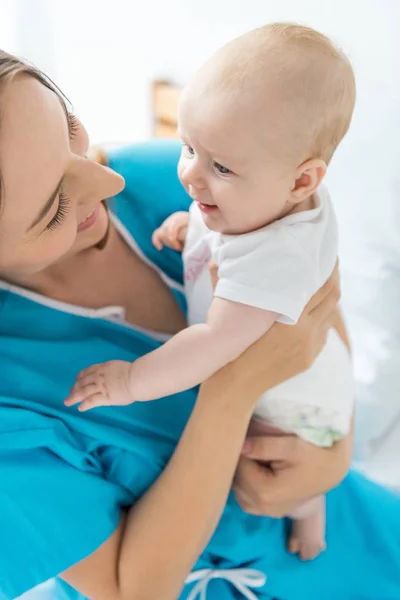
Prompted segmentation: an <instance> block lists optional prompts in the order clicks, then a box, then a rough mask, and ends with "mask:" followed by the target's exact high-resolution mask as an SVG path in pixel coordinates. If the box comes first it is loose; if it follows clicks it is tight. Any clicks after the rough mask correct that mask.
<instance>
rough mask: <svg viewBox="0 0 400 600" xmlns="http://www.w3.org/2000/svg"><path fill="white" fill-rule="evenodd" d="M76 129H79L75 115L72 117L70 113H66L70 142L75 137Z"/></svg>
mask: <svg viewBox="0 0 400 600" xmlns="http://www.w3.org/2000/svg"><path fill="white" fill-rule="evenodd" d="M78 129H79V121H78V119H77V117H76V116H75V115H73V114H72V113H68V130H69V137H70V138H71V140H73V139H74V137H75V136H76V133H77V131H78Z"/></svg>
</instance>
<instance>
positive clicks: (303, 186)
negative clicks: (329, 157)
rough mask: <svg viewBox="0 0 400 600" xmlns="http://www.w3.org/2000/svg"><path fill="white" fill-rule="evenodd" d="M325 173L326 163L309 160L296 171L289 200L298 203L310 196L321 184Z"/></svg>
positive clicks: (318, 160) (317, 159)
mask: <svg viewBox="0 0 400 600" xmlns="http://www.w3.org/2000/svg"><path fill="white" fill-rule="evenodd" d="M325 173H326V163H325V162H324V161H323V160H322V159H320V158H310V159H309V160H306V161H305V162H304V163H302V164H301V165H300V166H299V167H297V169H296V176H295V182H294V185H293V188H292V190H291V196H292V198H291V200H292V202H294V203H296V204H297V203H299V202H302V201H303V200H305V199H306V198H308V197H309V196H311V195H312V194H313V193H314V192H315V190H316V189H317V188H318V187H319V185H320V184H321V182H322V180H323V178H324V177H325Z"/></svg>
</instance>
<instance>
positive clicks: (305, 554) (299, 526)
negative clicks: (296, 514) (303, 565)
mask: <svg viewBox="0 0 400 600" xmlns="http://www.w3.org/2000/svg"><path fill="white" fill-rule="evenodd" d="M310 519H312V517H308V518H307V519H300V520H296V521H293V522H292V531H291V534H290V537H289V542H288V551H289V552H290V553H291V554H298V555H299V557H300V558H301V560H312V559H313V558H316V557H317V556H318V555H319V554H320V553H321V552H323V551H324V550H326V543H325V536H324V531H323V530H322V528H321V527H319V526H318V525H319V523H316V520H314V522H313V523H310Z"/></svg>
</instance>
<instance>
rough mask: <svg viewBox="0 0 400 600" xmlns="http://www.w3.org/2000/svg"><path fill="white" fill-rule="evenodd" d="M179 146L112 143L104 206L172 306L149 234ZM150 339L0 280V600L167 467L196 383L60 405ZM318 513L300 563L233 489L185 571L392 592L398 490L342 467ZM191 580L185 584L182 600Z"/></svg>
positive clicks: (352, 596) (211, 595)
mask: <svg viewBox="0 0 400 600" xmlns="http://www.w3.org/2000/svg"><path fill="white" fill-rule="evenodd" d="M178 155H179V145H178V144H176V143H175V142H150V143H147V144H141V145H136V146H132V147H127V148H124V149H122V150H118V151H115V152H113V153H112V154H111V157H110V159H111V167H112V168H114V169H115V170H116V171H118V172H119V173H121V174H122V175H123V176H124V177H125V179H126V188H125V190H124V191H123V192H122V193H121V194H120V195H119V196H118V197H117V198H116V199H114V200H113V201H112V203H111V208H112V211H113V214H114V215H115V219H116V223H117V225H118V227H119V228H120V231H121V233H122V234H123V235H125V237H126V240H127V242H128V243H130V244H131V245H132V246H134V244H135V243H136V244H138V246H139V247H140V251H142V252H143V253H144V254H145V256H146V257H147V258H148V259H149V260H150V261H152V262H153V263H154V264H155V265H156V266H157V267H158V268H159V269H161V270H162V271H163V272H164V273H165V275H166V276H167V277H168V281H169V283H170V285H171V289H172V290H173V293H174V294H175V295H176V298H177V299H178V301H179V302H180V303H181V305H182V307H184V298H183V295H182V287H181V283H182V265H181V262H180V257H179V256H178V255H177V254H176V253H174V252H173V251H170V250H165V251H163V252H161V253H159V252H157V251H156V250H155V249H154V248H153V247H152V245H151V241H150V236H151V233H152V231H153V229H154V228H155V227H156V226H157V225H159V224H160V222H161V221H162V220H163V219H164V218H165V217H166V216H167V215H168V214H170V213H171V212H174V211H176V210H179V209H185V208H187V206H188V198H187V196H186V195H185V192H184V191H183V190H182V188H181V187H180V184H179V182H178V180H177V176H176V164H177V160H178ZM134 240H135V241H134ZM132 293H135V282H134V281H132ZM162 341H163V336H158V335H156V334H154V333H152V332H147V331H144V330H139V329H138V328H135V327H132V326H127V325H126V324H125V323H124V322H123V320H121V315H120V314H117V313H114V312H113V311H107V310H105V311H103V310H100V311H96V310H84V309H81V308H80V307H74V306H71V305H64V304H62V303H57V302H52V301H48V300H46V299H44V298H42V297H40V296H36V295H35V294H30V293H26V292H24V291H23V290H20V289H16V288H12V287H10V286H7V285H6V284H0V535H1V538H0V539H1V542H0V600H5V599H10V598H15V597H16V596H18V595H19V594H21V593H23V592H24V591H25V590H28V589H30V588H32V587H34V586H35V585H37V584H39V583H41V582H43V581H46V580H48V579H50V578H54V577H56V576H57V574H58V573H61V572H62V571H64V570H65V569H67V568H68V567H70V566H71V565H72V564H74V563H76V562H78V561H79V560H81V559H82V558H84V557H85V556H87V555H88V554H90V553H91V552H93V551H94V550H95V549H96V548H97V547H98V546H99V545H100V544H101V543H102V542H103V541H105V540H106V539H107V537H108V536H109V535H110V534H111V533H112V531H113V530H114V529H115V528H116V526H117V523H118V520H119V513H120V509H121V507H127V506H130V505H131V504H133V503H134V502H135V500H136V499H137V498H139V497H140V496H141V494H143V493H144V492H145V491H146V489H147V488H148V487H149V486H150V485H151V484H152V483H153V482H154V480H155V479H156V478H157V477H158V476H159V474H160V473H161V471H162V470H163V468H164V467H165V465H166V464H167V461H168V459H169V457H170V455H171V453H172V452H173V449H174V447H175V445H176V443H177V440H178V439H179V437H180V435H181V433H182V430H183V428H184V426H185V423H186V421H187V419H188V416H189V414H190V411H191V408H192V406H193V402H194V400H195V395H196V392H195V390H191V391H188V392H185V393H182V394H178V395H176V396H173V397H169V398H166V399H163V400H160V401H157V402H148V403H136V404H133V405H131V406H128V407H113V408H102V409H96V410H94V411H90V412H88V413H85V414H81V413H78V411H77V410H76V409H67V408H66V407H64V405H63V400H64V398H65V396H66V395H67V393H68V390H69V388H70V386H71V384H72V383H73V382H74V379H75V376H76V374H77V373H78V372H79V371H80V370H81V369H82V368H84V367H87V366H89V365H90V364H93V363H96V362H102V361H106V360H110V359H125V360H131V361H132V360H134V359H135V358H137V357H138V356H141V355H142V354H144V353H147V352H149V351H151V350H153V349H154V348H156V347H157V346H158V345H159V344H160V343H162ZM327 511H328V526H327V527H328V529H327V541H328V550H327V552H325V553H324V554H323V555H322V556H321V557H319V558H318V559H317V560H316V561H314V562H310V563H308V564H303V563H301V562H300V561H299V560H298V559H297V558H295V557H292V556H290V555H288V554H287V552H286V550H285V540H286V523H285V521H284V520H274V519H269V518H266V517H254V516H249V515H246V514H245V513H243V512H242V511H241V509H240V508H239V506H238V505H237V504H236V502H235V500H234V498H233V497H232V496H231V497H230V499H229V501H228V504H227V507H226V509H225V512H224V514H223V516H222V518H221V521H220V524H219V526H218V528H217V530H216V532H215V534H214V536H213V538H212V540H211V542H210V544H209V546H208V547H207V549H206V551H205V552H204V553H203V554H202V556H201V557H200V558H199V561H198V563H197V565H196V567H195V570H199V569H203V568H205V569H209V568H214V569H238V568H247V567H248V568H254V569H257V570H260V571H262V572H264V573H265V574H266V575H267V581H266V583H265V585H264V586H263V587H261V588H258V589H254V590H253V593H254V594H255V597H256V598H260V599H264V600H267V599H269V600H271V599H273V598H275V599H278V600H333V599H335V600H336V599H339V598H340V599H341V600H399V599H400V566H399V565H400V499H399V498H398V497H396V496H395V495H394V494H392V493H391V492H389V491H387V490H385V489H383V488H380V487H379V486H377V485H375V484H373V483H371V482H369V481H368V480H366V479H365V478H363V477H362V476H361V475H359V474H356V473H351V474H350V475H349V476H348V477H347V478H346V480H345V481H344V482H343V483H342V485H341V486H340V487H339V488H338V489H336V490H334V491H332V492H330V493H329V494H328V501H327ZM132 568H134V565H132ZM54 585H56V586H59V587H58V588H55V587H54V586H53V587H52V588H51V590H52V591H51V596H50V597H51V598H59V599H61V598H65V599H73V598H76V597H77V594H76V593H75V592H74V590H72V589H71V588H70V587H69V586H67V585H66V584H64V583H62V582H60V581H58V580H57V581H56V583H55V584H54ZM193 585H194V584H187V585H186V586H185V588H184V590H183V591H182V595H181V599H182V600H184V599H185V598H188V596H189V595H190V593H191V590H192V589H193ZM45 595H46V592H45V591H44V592H43V595H41V597H43V598H44V597H45ZM207 598H208V600H235V599H237V600H240V599H241V600H243V598H244V596H243V595H242V594H241V593H240V592H239V591H238V590H237V589H236V588H235V587H234V586H233V585H231V584H230V583H229V582H228V581H227V580H225V579H219V580H212V581H211V582H210V584H209V586H208V589H207Z"/></svg>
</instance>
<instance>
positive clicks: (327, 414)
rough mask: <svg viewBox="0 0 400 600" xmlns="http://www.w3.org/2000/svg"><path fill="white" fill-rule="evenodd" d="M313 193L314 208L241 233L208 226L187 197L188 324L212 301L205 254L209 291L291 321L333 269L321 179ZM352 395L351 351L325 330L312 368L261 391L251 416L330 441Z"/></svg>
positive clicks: (332, 233)
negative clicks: (213, 268) (213, 275)
mask: <svg viewBox="0 0 400 600" xmlns="http://www.w3.org/2000/svg"><path fill="white" fill-rule="evenodd" d="M315 198H316V204H317V206H316V208H314V209H312V210H308V211H304V212H299V213H294V214H291V215H288V216H287V217H284V218H283V219H280V220H278V221H275V222H274V223H271V224H270V225H267V226H266V227H263V228H261V229H258V230H257V231H254V232H251V233H245V234H241V235H225V234H221V233H218V232H214V231H211V230H209V229H208V228H207V227H206V225H205V224H204V221H203V218H202V216H201V212H200V210H199V208H198V206H197V204H196V203H193V204H192V205H191V208H190V221H189V229H188V233H187V237H186V243H185V249H184V252H183V262H184V276H185V288H186V298H187V303H188V324H189V325H194V324H196V323H204V322H205V320H206V315H207V311H208V309H209V307H210V304H211V301H212V288H211V283H210V277H209V272H208V263H209V261H210V259H211V257H212V258H213V260H214V262H215V263H216V265H217V267H218V276H219V282H218V284H217V287H216V290H215V292H214V294H215V296H218V297H220V298H225V299H227V300H231V301H233V302H241V303H243V304H248V305H251V306H256V307H258V308H262V309H265V310H268V311H272V312H275V313H277V314H278V315H279V316H278V318H277V320H278V321H280V322H282V323H288V324H294V323H296V322H297V320H298V319H299V317H300V315H301V313H302V311H303V309H304V307H305V305H306V304H307V302H308V301H309V299H310V298H311V296H312V295H313V294H314V293H315V292H316V291H317V290H318V289H319V288H320V287H321V286H322V285H323V284H324V283H325V281H326V280H327V279H328V277H329V276H330V274H331V273H332V271H333V269H334V266H335V263H336V258H337V253H338V234H337V223H336V218H335V214H334V211H333V207H332V203H331V200H330V198H329V195H328V192H327V190H326V189H325V188H323V187H322V186H321V187H320V188H319V190H318V193H317V194H315ZM353 396H354V393H353V378H352V367H351V361H350V356H349V353H348V350H347V348H346V347H345V345H344V344H343V342H342V341H341V339H340V338H339V336H338V334H337V333H336V332H335V331H334V330H331V332H330V334H329V336H328V341H327V344H326V346H325V348H324V349H323V351H322V352H321V354H320V355H319V357H318V358H317V359H316V361H315V363H314V365H313V366H312V368H311V369H309V370H308V371H307V372H305V373H302V374H301V375H298V376H296V377H294V378H292V379H290V380H288V381H286V382H284V383H283V384H281V385H279V386H277V387H275V388H273V389H271V390H269V391H268V392H267V393H265V394H264V395H263V396H262V398H261V399H260V401H259V403H258V405H257V407H256V410H255V416H256V417H258V418H259V419H262V420H265V421H268V423H269V424H271V425H273V426H275V427H278V428H279V429H282V430H284V431H287V432H293V433H296V434H297V435H300V436H301V437H303V438H304V439H306V440H308V441H310V442H312V443H314V444H317V445H321V446H330V445H331V444H332V443H333V442H334V441H336V440H337V439H339V438H340V437H343V436H344V435H346V434H347V433H348V431H349V429H350V423H351V416H352V412H353Z"/></svg>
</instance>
